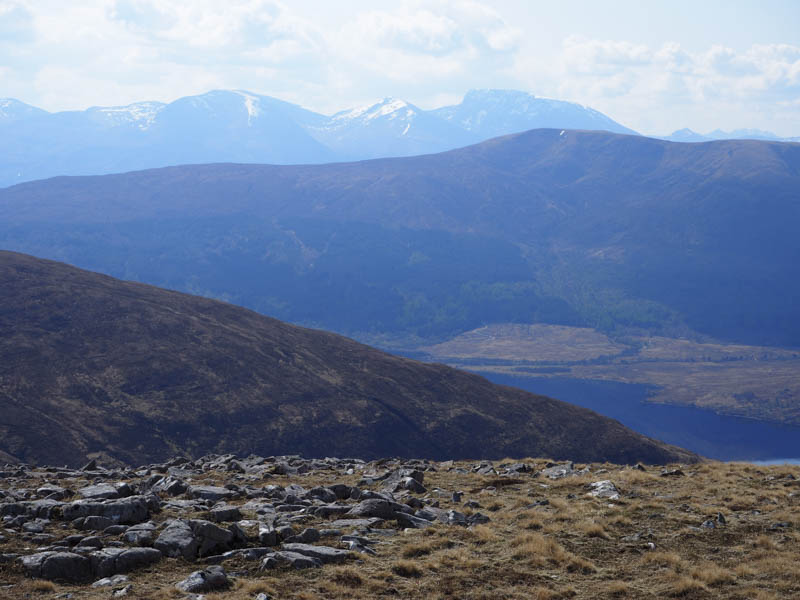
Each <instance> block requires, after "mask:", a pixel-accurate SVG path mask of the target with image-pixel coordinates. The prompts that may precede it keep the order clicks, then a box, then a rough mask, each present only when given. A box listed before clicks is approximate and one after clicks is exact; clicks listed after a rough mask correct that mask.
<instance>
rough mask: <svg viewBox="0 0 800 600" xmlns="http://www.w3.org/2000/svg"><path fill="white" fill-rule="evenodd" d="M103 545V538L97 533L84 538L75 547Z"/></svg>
mask: <svg viewBox="0 0 800 600" xmlns="http://www.w3.org/2000/svg"><path fill="white" fill-rule="evenodd" d="M102 547H103V540H102V539H101V538H100V537H99V536H96V535H90V536H87V537H85V538H83V539H82V540H81V541H80V542H78V545H77V546H75V549H78V548H83V549H84V550H85V549H87V548H102Z"/></svg>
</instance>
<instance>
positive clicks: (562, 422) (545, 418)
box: [0, 251, 697, 466]
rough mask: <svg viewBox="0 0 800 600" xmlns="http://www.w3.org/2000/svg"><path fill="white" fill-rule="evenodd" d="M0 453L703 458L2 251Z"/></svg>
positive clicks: (24, 456)
mask: <svg viewBox="0 0 800 600" xmlns="http://www.w3.org/2000/svg"><path fill="white" fill-rule="evenodd" d="M0 331H2V332H3V335H2V336H0V407H2V417H0V456H5V457H6V459H8V457H9V456H10V457H15V458H16V459H18V460H22V461H25V462H45V461H47V462H50V463H51V464H64V463H68V464H71V465H73V466H76V465H80V464H81V463H82V462H84V461H86V460H87V458H88V457H89V456H97V455H100V456H102V457H105V458H111V459H116V460H121V461H123V462H126V463H129V464H130V463H134V464H138V463H142V462H153V461H163V460H165V459H166V458H168V457H170V456H173V455H174V454H176V453H177V454H189V455H191V456H195V457H196V456H200V455H203V454H207V453H209V452H221V453H226V452H236V453H239V454H249V453H252V452H256V453H261V454H293V453H301V454H304V455H306V456H318V457H323V456H330V455H342V456H356V457H364V458H374V457H379V456H383V455H386V456H404V457H430V458H439V459H444V458H476V457H484V458H503V457H507V456H512V457H526V456H550V457H553V458H563V459H571V460H576V461H586V462H588V461H596V462H604V461H615V462H625V463H632V462H636V461H643V462H647V463H666V462H673V461H686V460H689V461H694V460H696V459H697V457H696V456H695V455H693V454H692V453H690V452H686V451H683V450H681V449H679V448H675V447H672V446H667V445H666V444H662V443H660V442H657V441H655V440H652V439H649V438H646V437H644V436H642V435H639V434H637V433H634V432H633V431H631V430H629V429H627V428H625V427H623V426H622V425H620V424H619V423H618V422H617V421H614V420H612V419H608V418H606V417H601V416H600V415H598V414H596V413H594V412H592V411H589V410H587V409H584V408H579V407H577V406H572V405H569V404H566V403H564V402H559V401H558V400H552V399H550V398H545V397H543V396H537V395H534V394H530V393H528V392H523V391H521V390H518V389H514V388H510V387H505V386H499V385H494V384H492V383H490V382H489V381H487V380H486V379H484V378H482V377H478V376H477V375H473V374H469V373H465V372H462V371H457V370H455V369H451V368H449V367H445V366H442V365H430V364H423V363H419V362H416V361H413V360H408V359H404V358H398V357H396V356H390V355H388V354H384V353H383V352H380V351H378V350H375V349H373V348H370V347H368V346H363V345H361V344H358V343H356V342H353V341H352V340H348V339H346V338H343V337H340V336H338V335H334V334H331V333H326V332H323V331H314V330H310V329H303V328H301V327H295V326H292V325H289V324H286V323H282V322H280V321H276V320H275V319H270V318H268V317H265V316H262V315H259V314H256V313H254V312H251V311H249V310H245V309H243V308H239V307H236V306H233V305H230V304H225V303H222V302H217V301H214V300H208V299H205V298H197V297H193V296H188V295H185V294H179V293H176V292H170V291H167V290H162V289H159V288H155V287H152V286H148V285H142V284H136V283H128V282H123V281H119V280H116V279H113V278H111V277H106V276H103V275H98V274H96V273H91V272H87V271H82V270H80V269H76V268H74V267H70V266H68V265H65V264H61V263H55V262H50V261H44V260H39V259H36V258H33V257H31V256H25V255H21V254H16V253H10V252H2V251H0Z"/></svg>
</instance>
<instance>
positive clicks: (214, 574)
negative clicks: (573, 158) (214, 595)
mask: <svg viewBox="0 0 800 600" xmlns="http://www.w3.org/2000/svg"><path fill="white" fill-rule="evenodd" d="M229 585H230V584H229V583H228V575H227V574H226V573H225V570H224V569H223V568H222V567H220V566H213V567H208V568H207V569H203V570H202V571H195V572H194V573H192V574H191V575H189V577H187V578H186V579H184V580H183V581H180V582H178V583H176V584H175V587H176V588H178V589H179V590H180V591H182V592H187V593H192V594H198V593H203V592H213V591H217V590H222V589H225V588H227V587H228V586H229Z"/></svg>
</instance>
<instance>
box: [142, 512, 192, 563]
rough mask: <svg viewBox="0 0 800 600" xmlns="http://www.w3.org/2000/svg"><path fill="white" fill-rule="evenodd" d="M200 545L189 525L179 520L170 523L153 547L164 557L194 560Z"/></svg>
mask: <svg viewBox="0 0 800 600" xmlns="http://www.w3.org/2000/svg"><path fill="white" fill-rule="evenodd" d="M199 545H200V542H199V541H198V539H197V537H196V536H195V534H194V531H192V528H191V527H190V526H189V524H188V523H187V522H185V521H181V520H179V519H175V520H173V521H170V522H169V523H168V525H167V527H166V529H164V531H162V532H161V535H159V536H158V538H157V539H156V541H155V542H154V543H153V547H154V548H156V549H157V550H159V551H160V552H161V553H162V554H163V555H164V556H170V557H173V558H177V557H183V558H185V559H186V560H194V559H195V558H196V557H197V548H198V547H199Z"/></svg>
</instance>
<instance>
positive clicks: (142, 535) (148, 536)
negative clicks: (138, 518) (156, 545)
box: [122, 522, 156, 546]
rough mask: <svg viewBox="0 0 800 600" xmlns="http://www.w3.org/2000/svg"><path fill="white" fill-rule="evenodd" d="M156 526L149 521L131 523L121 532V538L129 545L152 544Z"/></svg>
mask: <svg viewBox="0 0 800 600" xmlns="http://www.w3.org/2000/svg"><path fill="white" fill-rule="evenodd" d="M155 535H156V526H155V525H154V524H153V523H151V522H147V523H139V524H138V525H132V526H131V527H128V529H126V530H125V533H123V534H122V539H123V540H124V541H125V542H127V543H128V544H130V545H131V546H152V545H153V542H154V541H155Z"/></svg>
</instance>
